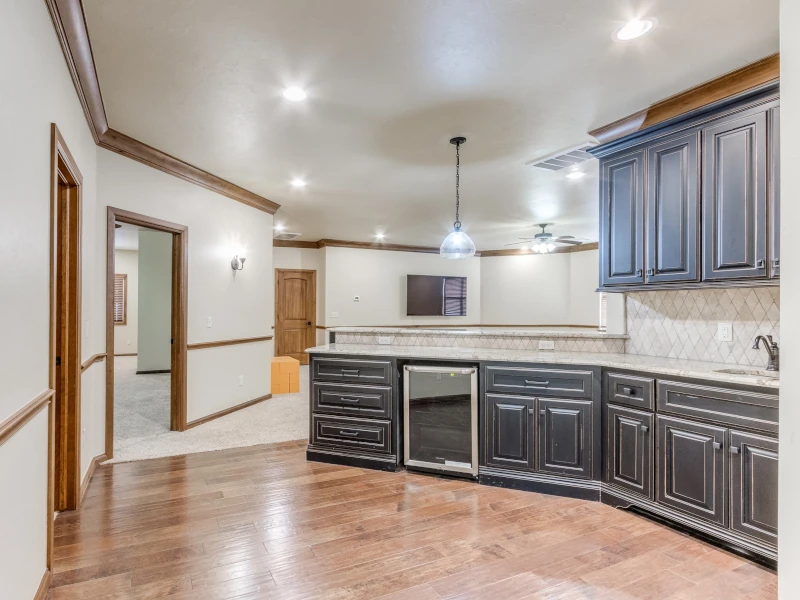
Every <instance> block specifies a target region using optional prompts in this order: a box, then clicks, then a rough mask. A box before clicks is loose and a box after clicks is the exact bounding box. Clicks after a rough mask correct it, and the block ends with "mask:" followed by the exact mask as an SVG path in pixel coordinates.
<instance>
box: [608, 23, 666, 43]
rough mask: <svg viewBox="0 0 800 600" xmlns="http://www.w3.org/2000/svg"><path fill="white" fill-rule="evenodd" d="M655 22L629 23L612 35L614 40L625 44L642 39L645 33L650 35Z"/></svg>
mask: <svg viewBox="0 0 800 600" xmlns="http://www.w3.org/2000/svg"><path fill="white" fill-rule="evenodd" d="M655 25H656V24H655V21H652V20H650V19H641V20H636V21H629V22H628V23H626V24H625V25H623V26H622V27H620V28H619V29H617V31H616V32H615V33H614V39H617V40H619V41H621V42H627V41H628V40H633V39H636V38H638V37H642V36H643V35H645V34H646V33H650V32H651V31H652V30H653V28H654V27H655Z"/></svg>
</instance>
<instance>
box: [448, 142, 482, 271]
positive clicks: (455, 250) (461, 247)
mask: <svg viewBox="0 0 800 600" xmlns="http://www.w3.org/2000/svg"><path fill="white" fill-rule="evenodd" d="M466 141H467V138H465V137H454V138H453V139H451V140H450V143H451V144H453V145H454V146H455V147H456V220H455V222H454V223H453V231H451V232H450V234H449V235H448V236H447V237H446V238H444V241H443V242H442V245H441V247H440V248H439V255H440V256H441V257H442V258H448V259H458V258H470V257H472V256H475V244H474V242H473V241H472V240H471V239H470V237H469V236H468V235H467V234H466V233H464V232H463V231H461V221H459V219H458V209H459V204H460V198H459V190H458V187H459V176H460V170H461V157H460V152H459V149H460V148H461V144H463V143H464V142H466Z"/></svg>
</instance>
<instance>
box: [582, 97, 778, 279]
mask: <svg viewBox="0 0 800 600" xmlns="http://www.w3.org/2000/svg"><path fill="white" fill-rule="evenodd" d="M779 111H780V108H779V98H778V85H777V84H770V85H767V86H764V87H761V88H758V89H756V90H753V91H751V92H748V93H746V94H743V95H739V96H737V97H735V98H733V99H730V100H727V101H722V102H718V103H716V104H714V105H710V106H708V107H704V108H702V109H698V110H695V111H693V112H691V113H688V114H687V115H684V116H683V117H680V118H677V119H673V120H671V121H668V122H666V123H662V124H658V125H655V126H653V127H651V128H649V129H645V130H643V131H640V132H637V133H635V134H632V135H630V136H627V137H626V138H622V139H620V140H615V141H613V142H609V143H608V144H605V145H602V146H598V147H596V148H594V149H593V150H592V151H591V152H592V154H594V155H595V156H597V157H598V158H599V159H600V239H599V249H600V287H601V288H602V289H605V290H608V291H628V290H642V289H687V288H697V287H713V286H717V287H719V286H723V285H724V286H726V287H730V286H732V285H733V286H735V285H748V286H753V285H777V281H776V280H775V278H776V277H778V275H779V273H780V255H779V246H780V237H779V236H780V231H779V230H780V206H779V205H780V181H779V176H780V174H779V168H780V165H779V161H780V148H779V133H780V131H779V130H780V112H779Z"/></svg>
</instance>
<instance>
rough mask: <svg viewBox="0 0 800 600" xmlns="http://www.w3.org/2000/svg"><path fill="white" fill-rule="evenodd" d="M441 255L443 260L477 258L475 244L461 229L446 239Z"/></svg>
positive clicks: (454, 231) (440, 250)
mask: <svg viewBox="0 0 800 600" xmlns="http://www.w3.org/2000/svg"><path fill="white" fill-rule="evenodd" d="M439 255H440V256H441V257H442V258H452V259H456V258H470V257H472V256H475V244H474V243H473V241H472V240H471V239H470V238H469V236H468V235H467V234H466V233H464V232H463V231H461V230H460V229H454V230H453V231H451V232H450V234H449V235H448V236H447V237H446V238H444V241H443V242H442V245H441V247H440V248H439Z"/></svg>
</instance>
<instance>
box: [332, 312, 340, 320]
mask: <svg viewBox="0 0 800 600" xmlns="http://www.w3.org/2000/svg"><path fill="white" fill-rule="evenodd" d="M338 318H339V313H338V312H332V313H331V319H338Z"/></svg>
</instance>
